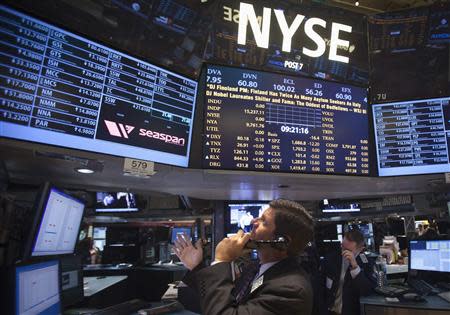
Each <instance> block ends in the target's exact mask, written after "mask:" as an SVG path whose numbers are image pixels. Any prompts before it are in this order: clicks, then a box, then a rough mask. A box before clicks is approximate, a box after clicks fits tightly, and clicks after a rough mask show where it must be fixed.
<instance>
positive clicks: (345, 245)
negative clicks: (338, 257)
mask: <svg viewBox="0 0 450 315" xmlns="http://www.w3.org/2000/svg"><path fill="white" fill-rule="evenodd" d="M341 247H342V250H343V251H344V250H349V251H351V252H352V253H353V254H356V253H357V252H359V251H360V250H361V247H360V246H358V244H357V243H356V242H353V241H350V240H349V239H347V238H345V237H344V240H343V241H342V244H341Z"/></svg>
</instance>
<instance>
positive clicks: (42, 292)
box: [14, 260, 61, 315]
mask: <svg viewBox="0 0 450 315" xmlns="http://www.w3.org/2000/svg"><path fill="white" fill-rule="evenodd" d="M60 313H61V301H60V292H59V263H58V261H57V260H50V261H46V262H40V263H35V264H29V265H24V266H18V267H16V269H15V312H14V314H16V315H19V314H46V315H53V314H60Z"/></svg>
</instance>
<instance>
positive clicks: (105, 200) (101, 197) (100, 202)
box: [95, 192, 139, 212]
mask: <svg viewBox="0 0 450 315" xmlns="http://www.w3.org/2000/svg"><path fill="white" fill-rule="evenodd" d="M95 211H96V212H136V211H139V208H137V205H136V196H135V195H134V194H132V193H129V192H97V203H96V205H95Z"/></svg>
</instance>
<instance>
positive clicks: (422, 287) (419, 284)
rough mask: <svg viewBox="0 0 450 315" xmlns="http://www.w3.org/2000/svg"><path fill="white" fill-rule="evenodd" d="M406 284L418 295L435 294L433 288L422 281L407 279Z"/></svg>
mask: <svg viewBox="0 0 450 315" xmlns="http://www.w3.org/2000/svg"><path fill="white" fill-rule="evenodd" d="M408 284H409V285H410V286H411V287H412V288H413V289H414V290H415V291H416V292H417V293H419V294H420V295H431V294H435V293H436V290H435V288H434V287H432V286H431V285H429V284H428V283H426V282H425V281H423V280H419V279H408Z"/></svg>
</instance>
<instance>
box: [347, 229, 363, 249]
mask: <svg viewBox="0 0 450 315" xmlns="http://www.w3.org/2000/svg"><path fill="white" fill-rule="evenodd" d="M344 237H345V238H346V239H348V240H349V241H352V242H355V243H356V244H357V245H358V246H363V245H364V235H363V234H362V232H361V231H360V230H358V229H353V230H350V231H348V232H345V233H344Z"/></svg>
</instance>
